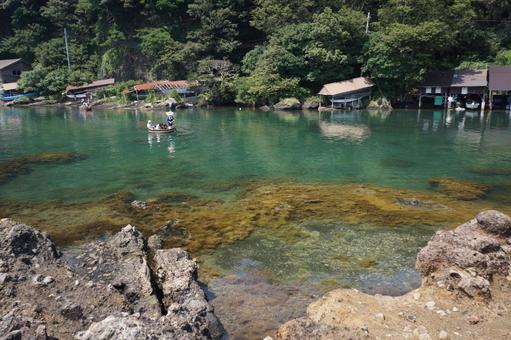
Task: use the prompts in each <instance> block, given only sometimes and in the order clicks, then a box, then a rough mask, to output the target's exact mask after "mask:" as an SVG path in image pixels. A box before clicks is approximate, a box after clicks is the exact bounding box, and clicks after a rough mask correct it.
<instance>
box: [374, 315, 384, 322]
mask: <svg viewBox="0 0 511 340" xmlns="http://www.w3.org/2000/svg"><path fill="white" fill-rule="evenodd" d="M374 317H375V318H376V319H378V320H381V321H383V320H385V315H383V313H376V314H374Z"/></svg>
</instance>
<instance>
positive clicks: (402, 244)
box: [0, 108, 511, 339]
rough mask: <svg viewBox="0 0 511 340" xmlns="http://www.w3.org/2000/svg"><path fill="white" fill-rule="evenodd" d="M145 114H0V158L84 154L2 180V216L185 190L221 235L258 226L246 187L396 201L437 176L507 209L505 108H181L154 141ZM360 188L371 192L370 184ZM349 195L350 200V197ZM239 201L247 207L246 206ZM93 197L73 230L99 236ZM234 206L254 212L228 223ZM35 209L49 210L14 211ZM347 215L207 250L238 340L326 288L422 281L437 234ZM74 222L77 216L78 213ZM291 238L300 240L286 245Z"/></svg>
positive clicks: (388, 287)
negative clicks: (419, 266)
mask: <svg viewBox="0 0 511 340" xmlns="http://www.w3.org/2000/svg"><path fill="white" fill-rule="evenodd" d="M148 119H151V120H153V121H159V120H163V119H164V114H163V112H149V113H147V112H137V111H93V112H87V113H83V112H79V111H78V110H77V109H75V108H37V109H36V108H34V109H21V108H20V109H11V108H1V109H0V161H9V160H13V159H16V158H18V157H22V156H26V155H32V154H38V153H41V152H76V153H79V154H80V155H82V156H83V158H81V159H78V160H74V161H72V162H64V163H48V164H30V171H25V172H20V173H17V174H16V175H17V176H14V177H12V178H10V179H9V180H8V181H6V182H5V183H3V184H1V185H0V211H2V209H6V210H3V211H11V210H10V209H14V208H12V206H15V207H16V208H15V209H17V210H12V211H16V213H19V214H21V216H26V217H30V216H32V215H33V216H34V217H38V219H37V221H41V223H43V222H44V223H47V224H51V225H58V224H59V221H62V218H63V217H62V216H61V215H60V214H64V212H63V210H62V209H61V210H58V209H57V208H58V207H59V205H60V203H55V205H53V206H51V205H50V206H49V208H48V207H46V206H41V205H37V204H40V203H41V202H54V201H55V200H58V201H55V202H61V201H64V202H66V203H69V202H71V203H72V202H84V201H87V202H94V200H98V199H101V198H103V197H105V196H107V195H111V194H115V193H119V192H127V191H129V192H132V193H133V194H134V197H135V198H136V199H140V200H145V199H149V198H152V197H155V196H156V195H158V194H160V193H167V192H185V193H190V194H193V195H196V196H198V197H199V198H203V199H205V200H207V202H208V203H207V204H205V203H204V202H203V201H191V203H187V204H188V206H189V207H190V208H191V209H192V210H190V211H191V212H190V213H187V216H183V219H185V220H186V221H188V220H190V219H191V220H192V221H195V220H194V219H193V216H194V210H193V209H194V208H197V209H205V208H204V206H206V207H207V206H209V205H211V206H213V208H212V210H211V211H212V214H222V213H225V211H226V209H227V213H225V215H221V216H220V217H219V219H221V218H223V217H225V218H226V219H227V221H226V223H225V224H226V225H227V227H228V228H231V229H236V228H243V227H245V226H240V225H236V224H234V225H230V223H240V222H238V221H243V223H245V222H246V221H247V220H248V221H250V218H251V217H250V216H251V215H249V214H248V213H249V212H251V211H252V210H253V209H254V206H253V205H251V204H253V202H252V201H250V199H253V198H251V197H252V196H250V194H249V195H248V196H247V195H246V194H245V193H244V189H246V188H247V185H255V186H256V187H258V186H259V185H265V184H267V183H273V184H275V186H276V188H277V189H279V188H280V187H279V186H278V185H279V184H282V183H303V184H306V185H309V187H307V188H313V187H314V186H315V185H316V184H318V183H321V184H326V185H327V187H329V185H331V186H332V188H334V189H332V190H340V189H338V188H339V187H338V186H335V185H338V184H339V183H345V182H349V183H360V184H361V185H378V186H382V187H387V188H391V190H390V191H389V192H390V193H389V195H394V194H395V192H398V191H399V190H401V189H405V190H415V191H417V192H426V193H430V194H431V193H432V190H433V189H432V188H431V187H430V185H429V184H428V180H429V179H430V178H432V177H452V178H457V179H463V180H467V181H471V182H478V183H483V184H486V185H488V186H489V187H491V190H492V191H491V192H490V195H489V196H488V200H487V201H481V204H483V203H484V202H488V201H492V200H493V201H495V202H497V201H498V202H499V204H501V205H503V206H507V205H509V204H511V199H510V197H509V195H508V194H509V188H511V178H510V175H511V123H510V117H509V114H507V113H504V112H494V113H492V114H491V115H485V116H481V115H480V114H478V113H471V112H467V113H464V114H455V113H447V112H434V111H416V110H415V111H412V110H409V111H393V112H392V113H388V114H382V113H370V112H367V111H360V112H348V113H343V112H334V113H330V112H323V113H318V112H312V111H311V112H295V113H290V112H269V113H266V112H256V111H252V110H247V109H243V110H238V109H233V108H218V109H212V110H183V111H178V112H177V115H176V122H177V132H176V133H174V134H168V135H156V134H149V133H147V132H146V129H145V124H146V122H147V120H148ZM4 164H5V163H4ZM282 188H283V189H286V188H287V187H285V186H283V187H282ZM282 188H281V189H282ZM341 188H342V186H341ZM264 190H266V189H264ZM321 190H326V189H325V188H324V187H323V188H322V189H321ZM341 190H342V189H341ZM349 190H353V188H351V187H350V189H349ZM357 190H358V189H357ZM360 190H362V191H364V190H365V191H367V192H368V193H369V196H370V193H371V190H373V189H360ZM392 190H394V191H392ZM365 191H364V192H365ZM255 192H256V193H257V190H256V191H255ZM276 192H277V193H278V192H279V190H276ZM495 193H496V194H495ZM295 194H299V193H295ZM343 194H344V195H345V196H343V197H347V198H348V199H349V194H348V195H347V196H346V193H343ZM240 195H241V196H240ZM256 197H263V198H264V197H265V196H264V195H263V196H256ZM284 198H285V197H284ZM284 198H283V197H280V196H279V197H278V199H279V200H281V199H284ZM244 200H246V201H247V202H249V203H250V204H247V205H246V206H245V205H243V202H244ZM218 201H226V202H228V205H227V208H225V207H223V206H221V208H220V209H217V210H215V209H216V208H215V207H216V206H215V204H217V203H215V202H218ZM493 201H492V202H493ZM6 202H7V203H6ZM98 202H100V203H99V205H100V206H99V207H96V206H95V207H94V208H95V209H96V210H92V213H89V214H88V215H87V217H83V219H84V220H85V219H87V224H86V227H84V226H82V225H81V224H80V223H76V224H77V227H76V228H90V227H91V226H94V222H95V221H96V222H97V224H96V226H95V227H94V231H92V230H91V233H92V232H94V233H97V232H98V228H99V229H100V228H101V225H102V224H101V223H104V220H105V217H106V216H104V214H109V213H110V212H109V211H108V210H107V209H103V207H102V206H101V204H103V203H101V202H102V201H98ZM193 202H198V203H197V205H198V206H199V205H200V207H195V206H194V205H193V204H194V203H193ZM230 202H232V207H239V209H240V214H245V215H246V216H245V215H243V216H242V217H243V218H240V219H236V218H233V217H232V216H231V215H232V214H235V212H232V211H229V210H228V208H229V204H231V203H230ZM240 202H241V203H240ZM478 202H479V201H476V202H472V203H470V204H473V205H472V206H470V207H471V208H470V209H472V208H473V209H475V211H477V208H478V204H479V203H478ZM276 203H279V202H278V201H276ZM2 204H4V208H2ZM236 204H238V205H236ZM310 204H312V205H313V204H320V205H321V204H322V203H318V202H316V203H315V202H312V203H310ZM396 204H397V203H396ZM459 204H465V202H461V203H459ZM467 204H468V203H467ZM32 205H35V206H37V207H42V208H35V209H32V210H30V209H25V210H23V211H22V212H20V210H19V207H20V206H25V207H27V208H29V207H31V206H32ZM188 206H187V207H188ZM426 206H428V205H427V204H426ZM429 206H435V205H434V204H433V205H431V204H429ZM436 206H439V205H436ZM52 207H53V208H52ZM78 207H79V206H78ZM87 207H88V208H90V207H89V206H87ZM255 207H256V208H255V209H257V205H256V206H255ZM277 208H278V211H282V210H286V209H288V210H290V211H293V207H291V206H288V204H287V203H285V202H284V203H281V204H278V205H277V207H275V208H274V209H273V210H272V211H260V214H261V215H263V216H265V214H269V215H270V216H271V215H272V214H274V213H275V211H276V210H275V209H277ZM306 208H307V207H306ZM37 209H45V211H44V212H43V211H42V210H41V211H37ZM48 209H55V211H47V210H48ZM64 209H65V208H64ZM75 209H80V208H75ZM165 209H168V207H167V208H165ZM172 209H174V207H173V206H171V208H170V210H162V211H163V212H162V213H161V214H163V216H159V218H160V219H167V216H165V213H169V214H171V213H172ZM233 209H236V208H233ZM242 209H244V210H243V211H241V210H242ZM261 209H262V208H261ZM470 209H468V210H469V211H470V213H471V211H472V210H470ZM70 210H72V209H70ZM180 211H182V212H186V209H184V210H180ZM197 211H199V210H197ZM362 211H363V210H362ZM202 213H204V212H203V211H202ZM293 213H296V211H294V212H293ZM354 213H355V212H354ZM357 213H358V214H360V211H358V212H357ZM431 213H432V214H436V213H437V212H435V211H432V212H431ZM275 214H277V215H278V213H275ZM39 215H41V216H39ZM84 215H86V214H85V213H84ZM291 215H292V213H291ZM334 215H335V214H334ZM345 215H348V217H349V215H350V212H345V211H344V212H339V220H335V218H334V220H333V221H332V218H331V217H329V219H328V221H324V220H321V219H318V218H311V219H307V218H305V219H302V220H299V221H295V220H293V219H291V220H289V221H286V222H285V223H284V224H283V225H282V226H280V227H279V228H280V229H278V228H260V229H256V230H255V231H253V232H251V233H248V234H247V236H246V237H245V238H243V239H240V240H238V241H236V242H232V240H231V241H229V242H226V243H225V244H222V242H220V244H217V243H215V244H216V248H215V249H214V251H213V252H208V253H205V254H201V256H200V261H201V265H202V268H206V269H211V268H212V269H213V271H215V272H216V275H215V276H208V275H204V276H203V277H202V278H203V279H204V280H206V281H207V283H208V287H209V291H208V294H209V295H210V297H211V298H212V303H213V304H214V306H215V308H216V310H217V313H218V315H219V316H220V318H221V320H222V322H223V323H224V325H225V326H226V328H227V330H228V331H229V333H230V335H231V338H233V339H252V338H263V337H264V336H265V335H271V334H273V332H274V331H275V329H276V328H277V327H278V325H279V324H280V323H282V322H285V321H287V320H289V319H290V318H293V317H298V316H301V315H303V313H304V311H305V308H306V306H307V304H308V303H310V302H311V301H313V300H314V299H316V298H317V297H318V296H319V295H320V294H322V293H324V292H325V291H328V290H329V289H334V288H336V287H341V286H346V287H357V288H360V289H363V290H366V291H368V292H371V293H386V294H402V293H404V292H406V291H408V290H410V289H412V288H413V287H416V286H417V285H418V284H419V282H420V276H419V274H418V273H417V272H415V270H414V262H415V255H416V253H417V251H418V249H420V248H421V247H422V246H424V244H425V243H426V242H427V240H428V239H429V238H430V237H431V235H432V233H433V232H434V231H435V230H436V228H437V227H438V226H420V225H419V226H418V225H410V226H404V227H403V226H401V227H399V228H396V227H394V226H392V225H391V224H390V223H384V224H385V225H374V224H370V223H359V224H358V225H352V224H348V223H345V222H343V219H342V218H344V217H346V216H345ZM66 216H68V215H66ZM73 216H74V217H73V218H75V219H78V220H79V219H80V215H79V213H78V217H76V216H75V215H73ZM119 216H120V215H119ZM119 216H113V217H112V218H113V219H116V218H119ZM133 216H135V215H133ZM200 216H202V215H200ZM204 216H208V217H212V218H213V217H215V216H210V215H207V214H205V215H204ZM128 217H129V218H131V217H130V216H128ZM179 217H180V216H179V215H178V216H177V218H178V219H179ZM66 218H68V217H66ZM172 218H176V216H173V217H172ZM168 219H170V217H169V218H168ZM277 219H278V218H277V217H276V218H275V220H277ZM155 220H156V221H160V220H159V219H155ZM123 221H125V220H123ZM150 221H152V220H150ZM233 221H234V222H233ZM269 221H271V223H273V222H275V221H273V220H272V219H271V218H270V219H269ZM65 222H68V221H65ZM100 222H101V223H100ZM127 222H130V220H129V219H128V221H127ZM216 222H218V221H216ZM220 222H222V221H220ZM220 222H218V223H220ZM73 223H75V222H73ZM123 223H124V222H123ZM155 223H156V222H155ZM157 223H160V222H157ZM196 223H199V226H198V227H197V229H192V231H191V232H190V231H189V232H181V234H180V235H181V236H179V237H184V238H186V237H189V238H192V239H193V238H194V235H196V234H197V233H198V230H199V229H200V228H201V226H200V223H202V221H196ZM210 223H213V222H210ZM268 223H270V222H268ZM84 225H85V224H84ZM98 226H99V227H98ZM115 227H117V226H115ZM154 227H155V228H156V227H158V225H156V226H154ZM185 227H186V226H185ZM204 228H205V229H207V228H208V225H207V224H205V226H204ZM286 228H287V229H286ZM69 230H71V231H70V232H73V230H74V229H69ZM282 230H283V231H282ZM199 231H200V230H199ZM278 231H279V232H278ZM87 232H88V229H87V230H85V233H87ZM288 232H289V233H297V232H298V235H300V236H299V237H298V238H295V239H293V238H291V237H290V238H286V237H285V236H286V235H287V233H288ZM179 233H180V232H178V234H179ZM194 233H195V234H194ZM80 235H83V234H80ZM215 236H216V235H215ZM179 237H178V238H179ZM200 237H202V238H204V235H201V236H200ZM206 237H207V232H206Z"/></svg>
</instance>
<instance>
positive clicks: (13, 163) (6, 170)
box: [0, 152, 85, 185]
mask: <svg viewBox="0 0 511 340" xmlns="http://www.w3.org/2000/svg"><path fill="white" fill-rule="evenodd" d="M84 158H85V157H84V156H83V155H80V154H78V153H76V152H42V153H36V154H33V155H27V156H21V157H17V158H11V159H6V160H3V161H0V185H1V184H5V183H7V182H9V181H11V180H13V179H14V178H16V177H17V176H19V175H26V174H29V173H30V172H31V171H32V170H33V169H32V167H33V166H34V165H38V164H56V163H57V164H58V163H67V162H73V161H77V160H81V159H84Z"/></svg>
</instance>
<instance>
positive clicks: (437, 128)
mask: <svg viewBox="0 0 511 340" xmlns="http://www.w3.org/2000/svg"><path fill="white" fill-rule="evenodd" d="M147 119H152V120H153V121H157V120H158V119H161V120H163V114H162V113H149V114H147V113H140V112H139V113H137V112H133V111H127V112H113V111H105V112H93V113H80V112H78V111H77V110H76V109H71V108H65V109H63V108H40V109H0V159H8V158H13V157H17V156H22V155H27V154H33V153H37V152H41V151H74V152H78V153H80V154H83V155H85V156H86V157H87V158H86V159H85V160H82V161H80V162H76V163H73V164H63V165H57V166H39V167H36V168H37V170H36V171H33V172H32V173H30V174H29V175H26V176H20V177H18V178H16V179H15V180H13V181H10V182H9V183H7V184H5V185H3V186H1V187H0V197H3V198H7V199H19V200H46V199H61V198H65V199H70V200H79V199H91V198H96V197H99V196H102V195H105V194H110V193H113V192H117V191H131V192H134V193H135V194H136V195H137V196H138V197H140V198H146V197H150V196H152V195H154V194H155V193H158V192H165V191H169V190H172V191H192V192H195V193H201V194H208V193H217V194H218V190H217V189H208V186H211V184H212V183H224V182H225V181H235V180H240V179H247V178H251V177H253V178H286V179H292V180H295V181H322V182H329V181H355V182H361V183H375V184H381V185H387V186H393V187H400V188H415V189H426V188H427V186H428V184H427V180H428V178H430V177H432V176H456V177H459V178H466V179H470V180H483V181H494V180H499V178H496V179H490V178H488V177H487V176H481V175H478V174H475V173H473V172H471V169H473V168H481V167H482V168H487V167H508V168H509V167H511V148H510V146H511V138H510V136H511V127H510V124H509V116H508V115H506V114H505V113H493V114H492V115H491V116H490V117H484V118H483V119H481V118H480V117H479V116H475V117H469V115H454V114H452V115H449V116H448V115H447V114H442V113H441V112H431V111H423V112H421V113H418V112H417V111H395V112H392V113H391V114H388V115H382V114H374V115H371V114H370V113H368V112H354V113H334V114H331V113H321V114H318V113H317V112H307V113H287V112H279V113H263V112H253V111H248V110H241V111H238V110H236V109H215V110H210V111H179V112H178V113H177V121H178V132H177V133H176V134H171V135H161V136H158V135H151V134H148V133H147V132H146V131H145V128H144V126H145V122H146V121H147ZM446 121H448V122H449V123H447V122H446Z"/></svg>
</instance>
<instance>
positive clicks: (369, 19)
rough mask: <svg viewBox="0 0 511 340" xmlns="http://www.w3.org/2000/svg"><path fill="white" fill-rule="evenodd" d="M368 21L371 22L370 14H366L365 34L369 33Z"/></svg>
mask: <svg viewBox="0 0 511 340" xmlns="http://www.w3.org/2000/svg"><path fill="white" fill-rule="evenodd" d="M370 21H371V12H367V22H366V34H368V33H369V22H370Z"/></svg>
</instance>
